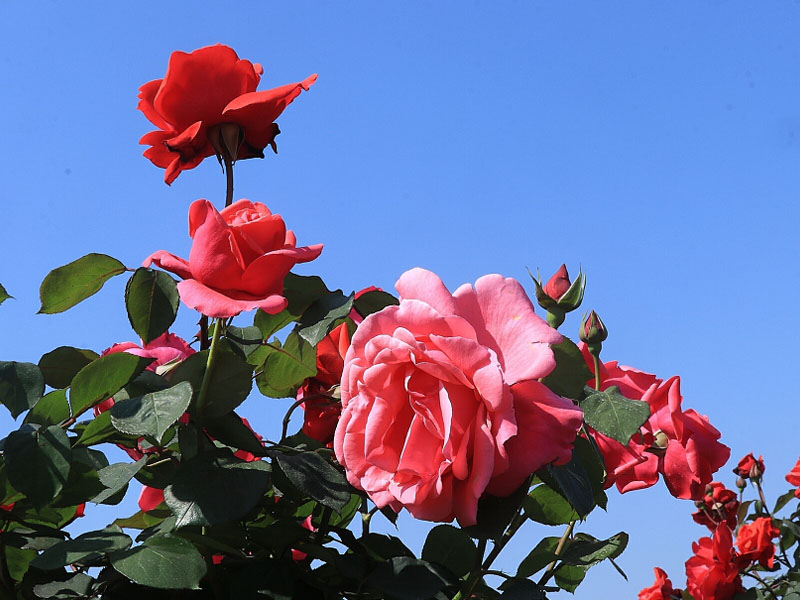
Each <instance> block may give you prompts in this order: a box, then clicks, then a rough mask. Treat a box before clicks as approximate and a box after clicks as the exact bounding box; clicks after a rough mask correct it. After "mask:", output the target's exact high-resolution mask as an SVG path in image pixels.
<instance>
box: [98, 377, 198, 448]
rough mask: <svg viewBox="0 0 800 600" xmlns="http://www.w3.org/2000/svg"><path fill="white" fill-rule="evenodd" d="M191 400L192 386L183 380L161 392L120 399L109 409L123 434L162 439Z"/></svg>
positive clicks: (113, 421)
mask: <svg viewBox="0 0 800 600" xmlns="http://www.w3.org/2000/svg"><path fill="white" fill-rule="evenodd" d="M191 401H192V386H191V384H190V383H189V382H186V381H182V382H181V383H178V384H176V385H174V386H172V387H171V388H167V389H166V390H161V391H160V392H151V393H149V394H145V395H144V396H140V397H138V398H128V399H127V400H122V401H120V402H116V403H115V404H114V406H112V407H111V410H110V411H109V412H110V413H111V424H112V425H113V426H114V428H116V429H117V430H118V431H121V432H122V433H127V434H129V435H140V436H145V435H149V436H151V437H153V438H155V439H157V440H160V439H161V438H162V436H163V435H164V433H165V432H166V431H167V429H169V428H170V427H171V426H172V425H173V424H174V423H175V422H176V421H177V420H178V419H180V418H181V416H182V415H183V413H184V412H186V409H187V408H189V403H190V402H191Z"/></svg>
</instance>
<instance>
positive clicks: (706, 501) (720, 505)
mask: <svg viewBox="0 0 800 600" xmlns="http://www.w3.org/2000/svg"><path fill="white" fill-rule="evenodd" d="M697 505H698V508H699V509H700V510H698V511H697V512H695V513H692V519H694V521H695V523H698V524H700V525H705V526H706V527H708V529H709V530H710V531H714V530H715V529H716V528H717V525H719V524H720V523H725V524H726V525H727V526H728V527H729V528H730V529H731V530H733V529H736V524H737V522H738V511H739V500H738V498H737V496H736V492H734V491H731V490H729V489H727V488H726V487H725V486H724V485H722V484H721V483H720V482H718V481H712V482H711V483H710V484H708V486H707V487H706V493H705V496H703V499H702V500H698V502H697Z"/></svg>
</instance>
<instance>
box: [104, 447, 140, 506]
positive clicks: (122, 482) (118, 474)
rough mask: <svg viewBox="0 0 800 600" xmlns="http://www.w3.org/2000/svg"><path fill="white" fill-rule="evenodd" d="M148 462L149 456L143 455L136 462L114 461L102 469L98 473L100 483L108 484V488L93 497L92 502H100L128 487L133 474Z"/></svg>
mask: <svg viewBox="0 0 800 600" xmlns="http://www.w3.org/2000/svg"><path fill="white" fill-rule="evenodd" d="M146 462H147V458H146V457H142V458H140V459H139V460H137V461H136V462H134V463H114V464H113V465H108V466H107V467H103V468H102V469H100V470H99V471H98V472H97V475H98V477H99V478H100V483H102V484H103V485H104V486H106V489H105V490H103V491H102V492H100V493H99V494H98V495H97V496H95V497H94V498H92V502H96V503H98V504H100V503H102V502H103V501H105V500H108V499H109V498H111V496H113V495H114V494H116V493H117V492H119V491H120V490H122V489H124V488H125V487H127V485H128V482H129V481H130V480H131V479H133V476H134V475H136V473H138V472H139V469H141V468H142V467H143V466H144V465H145V463H146Z"/></svg>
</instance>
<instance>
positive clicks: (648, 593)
mask: <svg viewBox="0 0 800 600" xmlns="http://www.w3.org/2000/svg"><path fill="white" fill-rule="evenodd" d="M653 572H654V573H655V574H656V581H655V583H654V584H653V585H651V586H650V587H647V588H644V589H643V590H642V591H641V592H639V600H673V599H674V598H680V597H681V592H680V590H676V589H673V587H672V582H671V581H670V580H669V579H668V578H667V574H666V573H665V572H664V571H663V569H659V568H658V567H654V568H653Z"/></svg>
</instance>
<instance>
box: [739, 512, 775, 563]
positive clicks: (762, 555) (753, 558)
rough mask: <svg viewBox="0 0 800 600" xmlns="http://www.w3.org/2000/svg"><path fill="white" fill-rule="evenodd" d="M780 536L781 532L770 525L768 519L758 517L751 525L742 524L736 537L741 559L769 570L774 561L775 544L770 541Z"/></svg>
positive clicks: (770, 520) (770, 522)
mask: <svg viewBox="0 0 800 600" xmlns="http://www.w3.org/2000/svg"><path fill="white" fill-rule="evenodd" d="M780 534H781V530H780V529H778V528H777V527H775V526H774V525H773V524H772V519H771V518H770V517H759V518H758V519H756V520H755V521H753V522H752V523H744V524H743V525H742V526H741V527H740V528H739V533H738V534H737V535H736V545H737V546H738V547H739V553H740V554H741V556H742V559H743V560H745V561H747V562H750V563H755V562H757V563H759V564H760V565H761V566H762V567H764V568H767V569H771V568H772V565H773V563H774V560H775V544H773V543H772V540H773V539H775V538H776V537H778V536H780Z"/></svg>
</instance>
